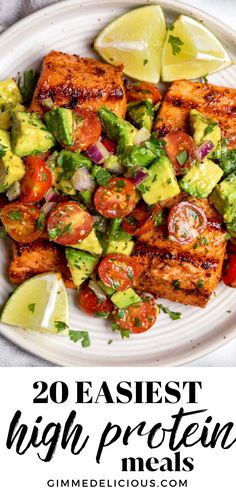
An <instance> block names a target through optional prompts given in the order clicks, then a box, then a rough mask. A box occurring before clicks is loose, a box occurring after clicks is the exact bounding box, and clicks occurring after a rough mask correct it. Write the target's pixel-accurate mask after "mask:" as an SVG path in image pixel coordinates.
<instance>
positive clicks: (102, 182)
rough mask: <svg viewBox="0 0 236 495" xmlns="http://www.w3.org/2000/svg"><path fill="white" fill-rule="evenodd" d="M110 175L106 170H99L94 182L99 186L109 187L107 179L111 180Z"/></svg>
mask: <svg viewBox="0 0 236 495" xmlns="http://www.w3.org/2000/svg"><path fill="white" fill-rule="evenodd" d="M111 177H112V175H111V174H110V172H108V170H106V169H104V168H101V170H99V171H98V172H97V174H96V181H97V183H98V184H99V186H103V187H107V186H108V185H109V179H111Z"/></svg>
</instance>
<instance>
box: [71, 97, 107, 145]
mask: <svg viewBox="0 0 236 495" xmlns="http://www.w3.org/2000/svg"><path fill="white" fill-rule="evenodd" d="M74 112H75V114H76V116H77V123H76V128H75V132H74V143H73V145H72V146H68V149H70V150H71V151H75V150H78V149H79V150H87V149H88V148H89V146H92V144H94V143H96V141H97V140H98V139H99V138H100V135H101V132H102V127H101V122H100V120H99V117H98V116H97V114H96V113H95V112H93V111H92V110H89V109H87V108H79V107H78V108H75V109H74Z"/></svg>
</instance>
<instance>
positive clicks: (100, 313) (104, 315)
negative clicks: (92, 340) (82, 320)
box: [95, 311, 109, 318]
mask: <svg viewBox="0 0 236 495" xmlns="http://www.w3.org/2000/svg"><path fill="white" fill-rule="evenodd" d="M95 316H97V317H98V318H107V317H108V316H109V313H108V312H107V311H97V312H96V313H95Z"/></svg>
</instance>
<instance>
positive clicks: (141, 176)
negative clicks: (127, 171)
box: [129, 169, 149, 186]
mask: <svg viewBox="0 0 236 495" xmlns="http://www.w3.org/2000/svg"><path fill="white" fill-rule="evenodd" d="M147 177H149V174H148V172H146V171H145V170H142V169H140V170H137V172H136V174H135V176H134V177H129V180H130V181H131V182H133V184H134V186H138V185H139V184H141V182H143V181H144V180H145V179H147Z"/></svg>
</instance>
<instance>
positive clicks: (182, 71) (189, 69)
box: [162, 15, 232, 81]
mask: <svg viewBox="0 0 236 495" xmlns="http://www.w3.org/2000/svg"><path fill="white" fill-rule="evenodd" d="M231 64H232V61H231V60H230V58H229V56H228V54H227V52H226V51H225V49H224V47H223V46H222V45H221V43H220V42H219V40H218V39H217V38H216V37H215V36H214V34H212V33H211V32H210V31H209V30H208V29H207V28H206V27H205V26H203V24H202V23H200V22H198V21H196V20H195V19H192V18H191V17H187V16H185V15H181V16H180V17H179V18H178V19H177V20H176V21H175V22H174V23H173V24H172V25H171V28H169V30H168V31H167V35H166V40H165V44H164V49H163V58H162V80H163V81H175V80H176V79H196V78H198V77H203V76H204V75H206V74H211V73H212V72H216V71H218V70H220V69H224V68H225V67H228V66H229V65H231Z"/></svg>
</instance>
